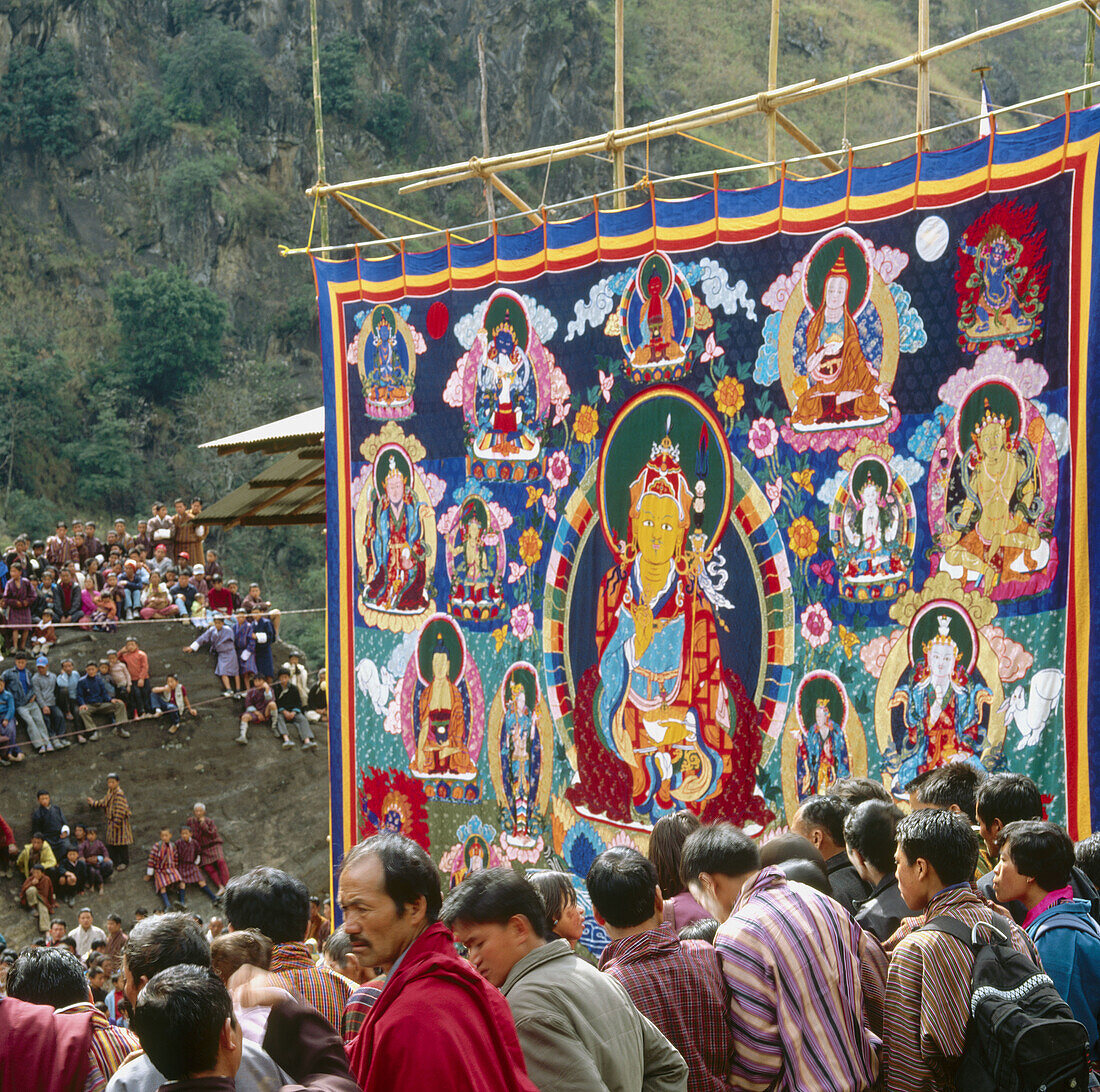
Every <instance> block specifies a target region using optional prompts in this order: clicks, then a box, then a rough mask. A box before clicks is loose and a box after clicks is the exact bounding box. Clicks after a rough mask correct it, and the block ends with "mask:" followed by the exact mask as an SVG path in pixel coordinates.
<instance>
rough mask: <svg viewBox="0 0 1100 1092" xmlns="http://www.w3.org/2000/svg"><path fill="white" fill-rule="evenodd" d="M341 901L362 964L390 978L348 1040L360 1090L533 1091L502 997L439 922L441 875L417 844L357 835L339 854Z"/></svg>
mask: <svg viewBox="0 0 1100 1092" xmlns="http://www.w3.org/2000/svg"><path fill="white" fill-rule="evenodd" d="M339 898H340V907H341V909H342V910H343V912H344V929H345V931H346V932H347V935H348V936H349V937H350V938H351V945H352V951H353V952H354V953H355V957H356V959H357V960H358V961H359V964H360V966H363V967H382V968H383V969H384V970H385V971H386V973H387V975H388V977H387V979H386V984H385V986H384V987H383V989H382V993H381V994H380V995H379V997H378V999H377V1001H375V1002H374V1005H373V1006H372V1008H371V1010H370V1014H369V1015H368V1016H367V1018H366V1020H365V1021H364V1023H363V1026H362V1028H361V1029H360V1031H359V1033H358V1035H356V1036H355V1038H354V1039H352V1040H351V1041H350V1042H349V1043H348V1044H347V1052H348V1061H349V1063H350V1066H351V1071H352V1074H353V1075H354V1076H355V1078H356V1080H358V1082H359V1085H360V1087H361V1088H362V1089H363V1090H364V1092H391V1090H392V1089H395V1088H407V1089H433V1088H446V1089H447V1090H448V1092H537V1090H536V1088H535V1085H534V1084H533V1083H532V1082H531V1080H530V1078H529V1077H528V1076H527V1069H526V1065H525V1063H524V1060H523V1052H522V1051H521V1050H520V1046H519V1039H518V1038H517V1037H516V1026H515V1023H514V1022H513V1020H512V1014H511V1010H510V1009H509V1008H508V1002H507V1001H506V1000H505V999H504V996H503V995H502V994H501V993H499V992H498V991H497V990H496V989H494V988H493V987H492V986H490V985H489V983H488V982H486V981H485V979H483V978H482V977H481V976H480V975H479V974H478V973H477V972H476V971H475V970H474V969H473V968H472V967H471V966H470V965H469V964H468V963H467V962H466V961H465V960H464V959H461V958H460V957H459V956H458V954H457V953H456V952H455V949H454V936H453V935H452V933H451V931H450V929H448V928H447V927H446V926H445V925H443V924H442V923H441V922H439V921H438V920H437V918H438V916H439V909H440V906H441V905H442V901H443V900H442V895H441V893H440V881H439V873H438V872H437V871H436V867H435V865H434V864H433V863H432V861H431V858H430V857H429V856H428V855H427V854H426V853H425V852H424V850H423V849H421V848H420V846H418V845H417V844H416V843H415V842H413V841H412V840H411V839H409V838H405V837H402V836H401V835H399V834H377V835H375V836H374V837H373V838H368V839H367V840H366V841H364V842H360V843H359V845H357V846H355V847H354V848H353V849H352V850H351V851H350V852H349V853H348V855H347V857H346V858H345V860H344V867H343V870H342V872H341V874H340V893H339ZM399 900H400V901H399Z"/></svg>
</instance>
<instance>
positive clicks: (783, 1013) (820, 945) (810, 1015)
mask: <svg viewBox="0 0 1100 1092" xmlns="http://www.w3.org/2000/svg"><path fill="white" fill-rule="evenodd" d="M681 871H682V873H683V877H684V879H685V880H686V881H687V884H688V890H689V891H690V892H691V894H692V897H693V898H694V899H695V900H696V901H697V902H698V903H700V905H702V906H704V907H705V908H706V909H707V910H709V911H710V912H711V914H712V915H713V916H714V917H716V918H717V919H718V921H719V922H721V924H720V925H719V926H718V935H717V936H716V937H715V941H714V946H715V948H717V950H718V955H719V956H720V957H721V960H722V968H723V973H724V975H725V979H726V984H727V985H728V986H729V989H730V1016H731V1024H732V1027H733V1036H734V1056H733V1060H732V1062H731V1065H730V1083H731V1084H732V1085H734V1087H746V1088H768V1089H773V1090H775V1092H869V1090H870V1089H872V1088H874V1087H875V1082H876V1081H877V1079H878V1075H879V1057H878V1042H877V1038H878V1035H879V1032H880V1030H881V1028H882V1001H883V993H884V989H885V982H886V957H885V955H884V954H883V951H882V949H881V948H880V947H879V945H878V942H877V941H876V940H875V938H874V937H873V936H871V935H870V934H869V933H865V932H864V931H863V930H862V929H860V927H859V926H858V925H856V923H855V922H854V921H853V920H852V918H851V916H850V915H849V914H848V912H847V911H846V910H844V909H843V907H841V906H840V905H838V904H837V903H836V902H834V901H833V900H832V899H831V898H829V897H828V896H827V895H824V894H822V893H821V892H820V891H817V890H815V889H814V888H812V887H808V886H806V885H805V884H801V883H792V882H789V881H788V880H787V878H786V877H785V876H784V875H783V873H782V872H781V871H780V870H779V869H778V868H761V867H760V853H759V851H758V850H757V848H756V843H755V842H754V841H753V840H752V839H751V838H749V837H747V836H746V835H745V834H744V833H743V832H742V831H740V830H738V829H737V827H734V826H731V825H730V824H729V823H717V824H715V825H713V826H708V827H700V828H699V829H698V830H696V831H694V832H693V833H692V834H690V835H689V836H688V838H687V840H686V841H685V842H684V847H683V854H682V857H681Z"/></svg>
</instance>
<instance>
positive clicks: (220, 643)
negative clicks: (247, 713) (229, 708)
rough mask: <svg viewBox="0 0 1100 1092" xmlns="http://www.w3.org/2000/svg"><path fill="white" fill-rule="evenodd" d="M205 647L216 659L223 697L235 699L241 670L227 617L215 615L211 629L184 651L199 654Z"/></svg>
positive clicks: (216, 668)
mask: <svg viewBox="0 0 1100 1092" xmlns="http://www.w3.org/2000/svg"><path fill="white" fill-rule="evenodd" d="M203 647H206V648H209V649H210V651H211V652H212V653H213V654H214V656H215V658H216V659H215V662H214V674H215V675H217V676H218V677H219V678H220V679H221V681H222V686H223V687H225V689H224V690H223V691H222V697H223V698H231V697H233V695H234V693H235V692H236V691H238V690H240V687H241V682H240V679H239V678H238V675H239V673H240V668H239V666H238V664H237V646H236V645H235V644H234V642H233V631H232V630H231V629H230V628H229V627H228V626H227V625H226V624H225V617H224V616H223V615H222V614H221V613H220V612H218V613H216V614H215V615H214V624H213V625H212V626H210V628H209V629H205V630H203V632H202V633H200V634H199V635H198V637H196V638H195V639H194V640H193V641H192V642H191V643H190V644H189V645H187V646H186V647H185V648H184V650H183V651H184V652H198V650H199V649H200V648H203ZM230 682H232V685H230Z"/></svg>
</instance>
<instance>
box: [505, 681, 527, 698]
mask: <svg viewBox="0 0 1100 1092" xmlns="http://www.w3.org/2000/svg"><path fill="white" fill-rule="evenodd" d="M509 690H510V691H511V693H512V697H513V698H518V697H519V696H520V694H526V693H527V690H526V688H525V687H524V685H523V683H518V682H514V683H512V685H511V686H510V687H509Z"/></svg>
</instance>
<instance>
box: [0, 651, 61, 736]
mask: <svg viewBox="0 0 1100 1092" xmlns="http://www.w3.org/2000/svg"><path fill="white" fill-rule="evenodd" d="M33 676H34V672H33V671H31V669H30V668H29V667H28V666H27V653H26V651H25V650H23V649H19V650H18V651H16V653H15V667H9V668H8V670H7V671H5V672H4V682H5V683H6V684H7V688H8V691H9V692H10V693H11V696H12V697H13V698H14V699H15V712H16V713H17V714H18V716H19V719H20V720H21V721H22V722H23V723H24V724H25V725H26V727H27V736H28V737H29V738H30V741H31V746H32V747H33V748H34V749H35V753H36V754H40V755H42V754H45V753H46V752H47V751H52V750H53V744H52V743H51V742H50V735H49V732H48V731H47V729H46V721H45V719H44V718H43V716H42V710H41V709H39V708H38V703H37V702H36V701H35V700H34V688H33V687H32V685H31V679H32V677H33Z"/></svg>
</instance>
